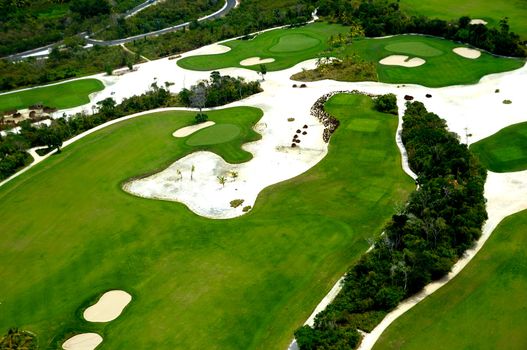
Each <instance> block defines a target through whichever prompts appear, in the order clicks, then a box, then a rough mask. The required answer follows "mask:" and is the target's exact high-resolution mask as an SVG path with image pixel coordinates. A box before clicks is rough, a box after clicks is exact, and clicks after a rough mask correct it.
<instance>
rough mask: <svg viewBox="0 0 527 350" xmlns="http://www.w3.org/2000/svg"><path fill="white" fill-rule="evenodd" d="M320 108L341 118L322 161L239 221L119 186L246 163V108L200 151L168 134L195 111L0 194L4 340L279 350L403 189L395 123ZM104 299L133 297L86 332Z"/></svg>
mask: <svg viewBox="0 0 527 350" xmlns="http://www.w3.org/2000/svg"><path fill="white" fill-rule="evenodd" d="M327 110H328V112H329V113H331V114H333V115H335V116H336V117H337V118H339V119H340V121H341V127H339V128H338V129H337V131H336V132H335V133H334V134H333V136H332V138H331V144H330V148H329V153H328V155H327V156H326V157H325V158H324V159H323V160H322V161H321V162H320V163H319V164H318V165H316V166H315V167H314V168H312V169H310V170H308V171H307V172H306V173H304V174H302V175H301V176H299V177H296V178H293V179H290V180H288V181H284V182H281V183H278V184H275V185H273V186H271V187H269V188H267V189H265V190H264V191H263V192H262V193H260V195H259V196H258V199H257V201H256V203H255V205H254V208H253V209H252V210H251V211H250V212H249V213H248V214H246V215H244V216H242V217H239V218H236V219H231V220H211V219H206V218H203V217H200V216H198V215H195V214H194V213H192V212H190V211H189V210H188V209H187V208H186V207H185V206H184V205H182V204H180V203H175V202H167V201H160V200H153V199H145V198H139V197H136V196H133V195H130V194H128V193H126V192H124V191H123V190H122V188H121V186H122V184H123V183H124V182H125V181H127V180H129V179H130V178H133V177H136V176H138V175H141V174H151V173H153V172H156V171H158V170H160V169H164V168H166V167H167V166H168V165H170V164H172V163H173V162H174V161H175V160H176V159H179V158H181V157H184V156H185V155H187V154H189V153H190V152H193V151H195V150H197V149H200V148H203V147H206V149H208V150H210V151H212V152H216V153H217V154H219V155H220V156H222V157H223V158H224V159H225V160H227V161H229V162H240V161H246V160H248V159H250V154H249V155H247V152H245V151H242V150H241V149H240V146H241V144H242V143H243V142H248V141H251V140H254V139H255V138H257V136H258V135H255V133H254V131H252V126H254V124H255V123H256V122H257V121H258V120H259V119H260V117H261V115H262V112H261V111H259V110H258V109H255V108H247V107H238V108H229V109H223V110H215V111H210V112H207V115H208V116H209V120H211V121H214V122H215V123H216V124H217V125H221V124H233V125H236V126H238V127H239V128H240V130H241V132H240V135H238V136H237V138H236V139H234V140H232V141H229V142H226V143H221V144H216V145H209V146H199V147H191V146H188V145H187V144H186V142H185V141H186V138H181V139H177V138H174V137H173V136H172V132H173V131H174V130H178V129H179V128H181V127H183V126H187V125H191V124H193V122H194V117H195V113H191V112H162V113H156V114H152V115H147V116H141V117H137V118H134V119H130V120H127V121H122V122H120V123H116V124H114V125H111V126H109V127H107V128H104V129H102V130H99V131H97V132H95V133H93V134H90V135H88V136H86V137H84V138H83V139H81V140H79V141H78V142H75V143H73V144H71V145H70V146H68V147H66V148H64V149H63V151H62V153H60V154H58V155H54V156H51V157H50V158H48V159H46V160H45V161H43V162H42V163H39V164H37V165H36V166H35V167H33V168H31V169H29V170H28V171H27V172H25V173H24V174H22V175H21V176H19V177H17V178H16V179H14V180H13V181H11V182H9V183H7V184H6V185H4V186H2V187H0V212H2V220H1V221H0V232H2V234H1V235H0V251H1V252H2V254H0V280H1V281H2V288H1V289H0V302H1V304H0V312H1V313H0V314H1V317H0V332H1V333H5V332H6V331H7V329H8V328H10V327H20V328H22V329H25V330H28V331H31V332H34V333H35V334H37V336H38V338H39V344H40V346H41V348H43V349H48V348H52V349H57V348H60V344H62V342H63V341H64V340H65V339H66V338H68V337H69V336H70V335H72V334H77V333H81V332H97V333H99V334H101V336H102V337H103V338H104V340H103V343H102V344H101V345H100V346H99V347H98V348H97V349H98V350H99V349H101V350H104V349H138V350H140V349H167V350H174V349H184V350H194V349H213V350H215V349H218V350H220V349H221V350H231V349H232V350H239V349H248V350H250V349H261V350H263V349H265V350H274V349H276V350H283V349H285V348H286V347H287V346H288V344H289V343H290V341H291V337H292V336H293V331H294V330H295V329H296V328H297V327H298V326H300V325H301V324H302V323H303V322H304V321H305V319H306V318H307V317H308V316H309V314H310V313H311V311H312V310H313V308H314V307H315V306H316V305H317V304H318V302H319V301H320V300H321V299H322V298H323V297H324V295H325V294H326V293H327V292H328V291H329V289H330V288H331V286H332V285H333V284H334V283H335V281H337V280H338V278H339V277H340V276H342V274H343V273H344V272H345V271H346V270H347V268H348V266H350V264H352V263H353V262H354V261H355V260H356V259H357V258H358V257H359V256H360V254H361V253H363V252H364V251H365V250H366V249H367V248H368V240H367V238H369V237H371V236H373V235H377V234H379V233H380V232H381V230H382V227H383V225H384V223H385V222H386V220H387V219H389V218H390V216H391V215H392V213H393V210H394V209H393V208H394V206H396V205H398V204H400V203H404V202H405V201H406V199H407V196H408V194H409V192H410V191H411V190H412V188H413V181H412V180H411V179H410V178H409V177H408V176H407V175H405V174H404V173H403V171H402V169H401V159H400V153H399V151H398V149H397V147H396V144H395V141H394V135H395V132H396V129H397V118H396V117H394V116H392V115H387V114H382V113H379V112H376V111H374V110H373V103H372V100H371V99H370V98H368V97H365V96H355V95H339V96H336V97H334V98H333V99H331V100H330V101H329V102H328V103H327ZM355 118H360V119H372V120H375V121H377V122H378V123H377V126H376V129H375V130H374V131H371V129H368V131H367V132H361V131H359V130H353V129H352V128H348V125H349V124H350V123H351V122H352V121H353V120H354V119H355ZM361 124H365V123H364V122H361ZM370 154H376V157H377V158H376V159H377V161H375V162H372V161H371V159H369V156H368V155H370ZM196 167H198V168H199V164H196ZM266 171H269V172H272V171H273V169H272V167H270V168H269V169H267V170H266ZM110 289H122V290H125V291H127V292H129V293H130V294H131V295H132V296H133V299H132V302H131V303H130V304H129V305H128V306H127V308H126V309H125V310H124V312H123V314H122V315H121V316H120V317H119V318H117V319H116V320H114V321H112V322H109V323H89V322H86V321H84V320H83V319H82V311H83V310H84V308H86V307H87V306H88V305H90V304H91V303H93V301H94V300H96V298H97V296H99V295H100V294H101V293H103V292H105V291H107V290H110Z"/></svg>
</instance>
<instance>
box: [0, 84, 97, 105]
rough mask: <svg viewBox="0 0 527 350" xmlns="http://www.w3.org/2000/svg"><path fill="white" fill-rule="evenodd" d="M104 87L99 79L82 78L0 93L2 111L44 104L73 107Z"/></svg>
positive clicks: (81, 103)
mask: <svg viewBox="0 0 527 350" xmlns="http://www.w3.org/2000/svg"><path fill="white" fill-rule="evenodd" d="M103 89H104V84H103V83H102V82H101V81H100V80H97V79H81V80H75V81H71V82H67V83H62V84H57V85H51V86H45V87H40V88H35V89H31V90H25V91H20V92H14V93H8V94H3V95H0V111H8V110H13V109H24V108H27V107H28V106H31V105H34V104H42V105H45V106H48V107H53V108H57V109H65V108H72V107H76V106H80V105H83V104H85V103H88V102H90V98H89V95H90V94H91V93H93V92H97V91H101V90H103Z"/></svg>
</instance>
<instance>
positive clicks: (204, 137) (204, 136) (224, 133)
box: [187, 124, 240, 146]
mask: <svg viewBox="0 0 527 350" xmlns="http://www.w3.org/2000/svg"><path fill="white" fill-rule="evenodd" d="M239 134H240V128H239V127H238V126H237V125H233V124H216V125H213V126H210V127H208V128H205V129H203V130H200V131H198V132H196V133H195V134H193V135H192V136H191V137H190V138H189V139H188V140H187V145H189V146H202V145H215V144H218V143H225V142H228V141H230V140H232V139H234V138H236V137H237V136H238V135H239Z"/></svg>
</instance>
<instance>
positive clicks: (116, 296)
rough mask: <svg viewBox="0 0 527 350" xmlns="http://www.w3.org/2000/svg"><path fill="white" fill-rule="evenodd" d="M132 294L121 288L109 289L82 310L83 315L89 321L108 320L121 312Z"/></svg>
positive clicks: (111, 319) (113, 318) (130, 299)
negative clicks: (95, 301)
mask: <svg viewBox="0 0 527 350" xmlns="http://www.w3.org/2000/svg"><path fill="white" fill-rule="evenodd" d="M130 301H132V296H131V295H130V294H128V293H127V292H125V291H123V290H111V291H109V292H106V293H104V294H103V295H102V296H101V297H100V298H99V300H98V301H97V303H95V304H94V305H92V306H90V307H88V308H87V309H86V310H84V313H83V316H84V319H85V320H86V321H89V322H109V321H113V320H115V319H116V318H117V317H119V315H120V314H121V313H122V312H123V310H124V308H125V307H126V305H128V303H130Z"/></svg>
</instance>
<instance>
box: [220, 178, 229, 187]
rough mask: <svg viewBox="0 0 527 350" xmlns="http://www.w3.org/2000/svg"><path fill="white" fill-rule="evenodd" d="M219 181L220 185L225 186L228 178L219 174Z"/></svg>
mask: <svg viewBox="0 0 527 350" xmlns="http://www.w3.org/2000/svg"><path fill="white" fill-rule="evenodd" d="M218 182H219V183H220V185H222V186H223V187H225V183H226V182H227V179H226V178H225V176H218Z"/></svg>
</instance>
